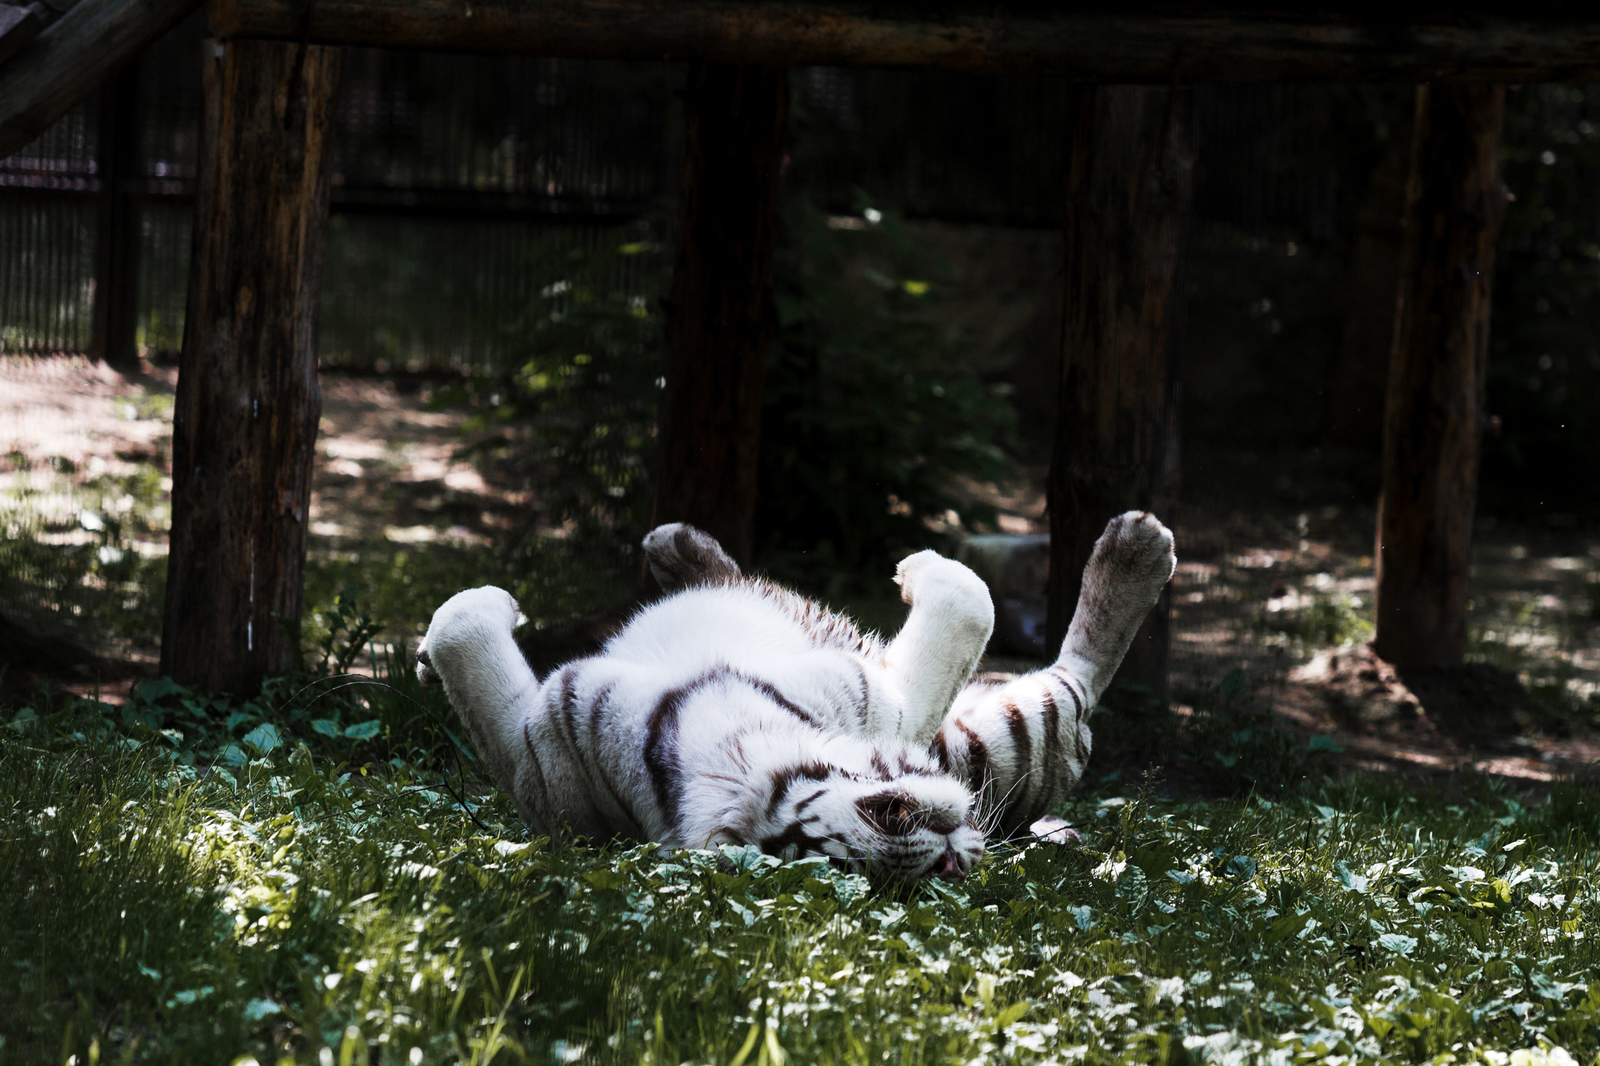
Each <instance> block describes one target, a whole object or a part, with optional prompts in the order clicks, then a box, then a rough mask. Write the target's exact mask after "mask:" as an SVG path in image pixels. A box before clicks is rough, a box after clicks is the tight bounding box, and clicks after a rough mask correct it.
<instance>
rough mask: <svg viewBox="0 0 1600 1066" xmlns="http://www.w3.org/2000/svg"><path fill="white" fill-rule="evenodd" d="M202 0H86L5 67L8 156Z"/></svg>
mask: <svg viewBox="0 0 1600 1066" xmlns="http://www.w3.org/2000/svg"><path fill="white" fill-rule="evenodd" d="M197 2H198V0H81V2H80V3H78V4H77V5H76V6H74V7H73V8H72V9H71V10H70V11H68V12H67V13H66V14H64V15H62V16H61V17H60V18H58V19H57V20H56V21H55V22H53V23H51V24H50V25H49V26H48V27H46V29H45V30H44V32H42V33H40V34H39V35H38V36H37V37H35V38H34V39H33V40H32V41H30V42H29V43H28V44H27V45H25V46H24V47H23V48H22V50H21V51H20V52H18V53H17V54H16V55H15V56H13V57H12V58H11V59H10V61H8V62H6V63H4V64H3V65H0V159H3V158H5V157H6V156H8V155H10V154H11V153H13V152H15V151H16V150H17V149H19V148H22V147H23V146H25V145H26V144H28V142H30V141H32V140H33V139H34V138H35V137H37V136H39V134H41V133H43V132H44V131H45V129H46V127H48V126H49V125H50V124H51V123H52V122H54V121H55V120H56V119H58V118H60V117H61V116H62V115H64V114H66V113H67V111H68V110H70V109H71V108H72V106H73V105H74V104H76V103H77V102H78V101H79V100H82V99H83V98H84V97H86V96H88V95H89V94H90V93H92V92H94V91H95V90H96V89H98V88H99V87H100V85H101V84H102V83H103V82H104V81H105V80H106V79H107V78H109V77H110V76H111V75H112V74H113V73H115V72H116V71H117V70H119V69H120V68H121V67H122V65H123V64H124V63H126V62H127V61H128V60H130V59H132V58H133V57H134V56H136V55H138V54H139V53H140V52H142V51H143V50H144V49H145V48H146V47H147V46H148V45H150V44H151V43H152V42H154V41H155V39H156V38H158V37H160V36H161V35H162V34H164V33H166V32H167V31H168V30H170V29H171V28H172V27H173V26H175V25H177V24H178V21H179V20H180V19H182V18H183V16H185V15H187V14H188V13H189V12H190V11H192V10H194V8H195V6H196V4H197Z"/></svg>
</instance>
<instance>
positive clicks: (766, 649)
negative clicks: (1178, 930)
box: [418, 512, 1175, 880]
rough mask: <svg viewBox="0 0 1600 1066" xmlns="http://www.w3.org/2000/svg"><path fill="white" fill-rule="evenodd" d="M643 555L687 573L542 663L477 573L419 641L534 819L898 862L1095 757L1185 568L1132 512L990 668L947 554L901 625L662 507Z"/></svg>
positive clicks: (1076, 771)
mask: <svg viewBox="0 0 1600 1066" xmlns="http://www.w3.org/2000/svg"><path fill="white" fill-rule="evenodd" d="M645 551H646V556H647V558H648V559H649V560H650V563H651V567H652V570H653V571H654V572H655V574H656V576H657V578H658V580H659V581H660V582H661V584H662V585H663V587H664V588H665V589H667V590H668V591H669V592H671V595H668V596H666V597H664V598H663V599H661V600H659V601H657V602H656V603H654V604H651V605H650V606H648V607H646V608H644V609H643V610H642V611H640V612H639V614H638V615H636V616H635V617H634V618H633V619H632V620H631V621H630V622H629V623H628V625H627V626H626V627H624V628H623V630H622V631H621V632H619V633H618V634H617V635H616V636H615V637H613V638H612V639H611V640H610V641H609V642H608V643H607V644H606V646H605V648H604V649H603V650H602V651H601V652H600V653H599V654H598V655H596V656H593V657H591V658H588V659H582V660H578V661H576V662H573V663H568V664H567V665H565V666H563V667H560V668H559V669H557V670H555V671H553V672H552V673H551V674H550V675H549V676H548V677H546V678H544V679H543V680H542V681H541V680H540V679H538V678H537V677H535V676H534V674H533V672H532V670H530V669H529V668H528V666H527V664H526V662H525V661H524V660H523V658H522V656H521V655H520V654H519V653H518V651H517V648H516V645H515V643H514V641H513V640H512V629H513V627H514V625H515V621H516V617H517V607H516V603H515V602H514V601H513V600H512V598H511V596H510V595H509V594H508V593H506V592H503V591H502V590H500V589H496V588H492V587H485V588H480V589H473V590H471V591H468V592H463V593H460V594H458V595H457V596H455V597H453V598H452V599H451V600H449V601H448V602H446V603H445V604H444V605H443V606H442V607H440V608H439V610H438V611H437V612H436V613H435V615H434V617H433V621H432V623H431V624H430V626H429V629H428V634H427V636H426V638H424V640H423V643H422V645H421V648H420V649H419V652H418V673H419V676H420V677H422V679H423V680H424V681H434V680H438V681H442V682H443V684H444V686H445V690H446V693H447V695H448V696H449V698H450V702H451V704H452V706H454V708H455V710H456V712H457V714H458V715H460V717H461V719H462V720H463V722H464V723H465V725H466V728H467V731H468V733H469V735H470V736H471V738H472V741H473V743H474V745H475V746H476V747H477V749H478V751H479V752H480V754H482V755H483V757H484V760H485V762H486V763H487V765H488V767H489V770H490V772H491V773H492V774H493V775H494V777H495V779H496V780H497V781H499V782H500V783H501V785H502V786H504V787H505V788H506V789H507V791H508V792H510V794H511V796H512V797H513V799H514V800H515V802H516V804H517V808H518V810H519V812H520V813H521V814H522V816H523V818H525V819H526V820H527V821H528V823H529V824H530V825H532V826H533V827H535V828H536V829H537V830H539V831H541V832H551V833H554V832H559V831H562V830H564V829H566V830H571V831H575V832H577V833H580V834H584V835H589V836H596V837H601V838H609V837H613V836H620V837H624V838H628V839H633V840H639V841H651V840H654V841H661V842H663V843H667V844H673V845H679V846H686V847H707V846H710V845H713V844H718V843H730V844H755V845H758V846H759V847H761V848H762V849H763V850H765V851H767V852H769V853H771V854H775V855H780V856H785V857H798V856H802V855H824V856H827V857H828V858H830V859H832V860H834V861H835V862H837V863H840V864H842V865H845V866H847V867H850V868H859V869H867V870H871V871H874V872H876V873H879V874H882V875H887V876H891V877H897V878H902V879H907V880H911V879H916V878H919V877H924V876H930V875H931V876H941V877H959V876H962V875H963V874H965V873H966V872H967V871H968V870H969V869H971V867H972V865H973V864H974V863H976V862H977V860H978V859H979V858H980V857H981V856H982V853H983V841H984V833H983V829H984V828H988V827H992V826H998V827H999V828H1001V829H1003V830H1005V831H1006V832H1012V831H1015V830H1017V829H1019V828H1022V827H1024V826H1026V825H1028V824H1029V823H1030V822H1032V821H1033V820H1034V819H1035V818H1037V817H1039V816H1040V815H1041V814H1043V813H1045V812H1047V811H1048V810H1049V809H1050V808H1051V807H1053V806H1054V805H1055V804H1056V803H1057V802H1059V801H1060V800H1061V799H1062V798H1063V797H1064V796H1065V795H1066V793H1067V792H1068V790H1070V789H1071V788H1072V786H1073V785H1074V784H1076V782H1077V780H1078V778H1079V777H1080V776H1081V775H1082V773H1083V769H1084V765H1085V763H1086V762H1087V760H1088V757H1089V745H1090V737H1089V726H1088V711H1089V709H1090V708H1092V707H1093V706H1094V704H1095V701H1096V700H1097V699H1098V698H1099V696H1100V693H1101V691H1102V690H1103V689H1104V687H1105V685H1106V684H1107V683H1108V682H1109V680H1110V678H1111V675H1112V673H1114V672H1115V670H1116V667H1117V665H1118V664H1119V663H1120V662H1121V660H1122V657H1123V655H1124V654H1125V653H1126V651H1127V648H1128V645H1129V643H1130V642H1131V641H1132V639H1133V635H1134V632H1135V631H1136V630H1137V628H1138V626H1139V623H1140V622H1141V620H1142V619H1143V618H1144V615H1145V614H1146V613H1147V612H1148V611H1149V609H1150V606H1151V605H1152V604H1153V603H1154V602H1155V599H1156V596H1157V595H1158V594H1159V592H1160V590H1161V587H1162V586H1163V585H1164V584H1165V583H1166V582H1167V580H1168V579H1169V578H1170V577H1171V576H1172V572H1173V569H1174V566H1175V560H1174V558H1173V554H1172V535H1171V534H1170V533H1169V532H1168V531H1167V530H1166V529H1165V528H1164V527H1163V526H1162V525H1161V524H1160V523H1159V522H1157V521H1156V520H1155V519H1154V518H1153V517H1152V516H1150V515H1147V514H1143V513H1138V512H1129V513H1128V514H1125V515H1122V516H1120V517H1118V518H1115V519H1113V520H1112V521H1111V523H1110V524H1109V525H1108V526H1107V527H1106V532H1105V534H1104V535H1103V536H1102V537H1101V538H1100V540H1099V542H1097V544H1096V545H1095V551H1094V554H1093V557H1092V558H1091V559H1090V562H1089V565H1088V567H1087V568H1086V570H1085V572H1084V584H1083V589H1084V591H1083V595H1082V599H1081V601H1080V603H1079V605H1078V609H1077V612H1076V614H1075V615H1074V618H1073V622H1072V627H1071V630H1070V631H1069V632H1068V635H1067V638H1066V640H1065V641H1064V642H1063V644H1062V648H1061V654H1060V657H1059V658H1058V659H1057V660H1056V662H1055V663H1054V664H1052V665H1051V666H1049V667H1047V668H1046V669H1044V670H1040V671H1037V672H1035V673H1031V674H1027V675H1024V676H1022V677H1020V678H1016V679H1014V680H1009V681H1002V680H998V679H990V678H985V677H981V676H980V677H977V678H973V676H972V671H973V669H974V667H975V665H976V663H977V661H978V658H979V656H980V655H981V654H982V652H983V648H984V645H985V644H986V643H987V641H988V638H989V634H990V631H991V630H992V628H993V625H994V609H993V605H992V603H991V601H990V599H989V594H988V589H987V588H986V587H985V586H984V584H983V582H982V581H981V580H979V579H978V578H977V576H976V575H974V574H973V573H972V572H971V571H970V570H968V569H967V568H966V567H964V566H962V565H961V564H959V563H955V562H953V561H951V560H949V559H944V558H942V557H940V556H939V555H937V554H935V553H933V552H920V553H918V554H916V555H913V556H911V557H910V558H908V559H906V560H905V561H904V562H902V563H901V564H900V567H899V569H898V570H897V572H896V575H895V580H896V581H897V582H898V583H899V584H900V586H901V591H902V596H903V598H904V599H905V600H906V602H907V603H909V604H910V606H911V610H910V613H909V615H908V617H907V619H906V623H905V625H904V627H902V629H901V631H900V633H899V634H897V635H896V637H895V638H894V640H893V641H891V642H888V643H885V642H884V641H882V640H881V639H879V638H878V637H877V636H875V635H873V634H868V633H862V632H861V631H860V630H858V629H857V628H856V626H855V625H854V624H853V623H851V622H850V621H849V620H848V619H847V618H844V617H842V616H840V615H836V614H833V613H831V612H829V611H827V610H826V609H824V608H822V607H821V606H819V605H818V604H816V603H814V602H812V601H810V600H807V599H805V598H804V597H801V596H799V595H797V594H795V593H793V592H791V591H789V590H787V589H783V588H781V587H779V586H776V585H774V584H772V583H771V582H768V581H765V580H762V579H759V578H750V577H746V576H744V575H743V574H741V573H740V571H739V568H738V567H737V565H735V564H734V563H733V561H732V560H731V559H729V558H728V557H727V555H726V554H725V553H724V552H722V550H721V548H720V546H718V545H717V544H716V542H715V541H714V540H712V539H711V538H710V537H707V536H706V535H705V534H703V533H700V532H699V531H698V530H695V529H693V528H691V527H688V526H681V525H672V526H663V527H661V528H659V529H657V530H655V531H654V532H652V533H651V534H650V536H649V537H647V538H646V540H645Z"/></svg>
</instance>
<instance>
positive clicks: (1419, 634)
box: [1373, 85, 1507, 668]
mask: <svg viewBox="0 0 1600 1066" xmlns="http://www.w3.org/2000/svg"><path fill="white" fill-rule="evenodd" d="M1504 104H1505V89H1504V88H1503V87H1501V86H1494V85H1457V86H1438V85H1434V86H1427V85H1424V86H1420V87H1419V88H1418V90H1417V117H1416V132H1415V134H1414V147H1413V155H1412V167H1411V181H1410V186H1409V189H1408V192H1407V211H1406V255H1405V265H1404V267H1403V271H1404V273H1403V275H1402V281H1401V290H1400V301H1399V308H1400V310H1399V322H1398V324H1397V326H1396V328H1395V345H1394V351H1393V353H1392V354H1391V356H1390V361H1389V391H1388V398H1387V403H1386V405H1385V410H1384V449H1383V492H1382V495H1381V496H1380V497H1379V500H1378V536H1377V548H1376V551H1375V555H1376V557H1377V561H1378V590H1377V604H1376V610H1377V633H1376V635H1375V637H1374V639H1373V649H1374V650H1375V651H1376V652H1377V653H1378V654H1379V655H1380V656H1381V657H1383V658H1384V659H1386V660H1388V661H1389V662H1392V663H1394V664H1396V665H1397V666H1411V667H1444V668H1449V667H1456V666H1460V665H1461V662H1462V655H1463V653H1464V651H1465V650H1466V639H1467V592H1468V577H1469V567H1470V565H1471V552H1472V513H1473V508H1474V507H1475V506H1476V503H1477V492H1478V454H1479V446H1480V442H1481V440H1482V436H1483V393H1484V377H1485V373H1486V371H1487V368H1488V362H1489V295H1490V287H1491V283H1492V279H1493V276H1494V248H1495V240H1496V238H1497V237H1498V236H1499V232H1500V220H1501V218H1502V217H1503V216H1504V214H1505V207H1506V199H1507V197H1506V189H1505V186H1504V185H1503V184H1501V181H1500V175H1499V171H1498V167H1497V153H1498V151H1499V145H1500V123H1501V115H1502V113H1503V111H1504Z"/></svg>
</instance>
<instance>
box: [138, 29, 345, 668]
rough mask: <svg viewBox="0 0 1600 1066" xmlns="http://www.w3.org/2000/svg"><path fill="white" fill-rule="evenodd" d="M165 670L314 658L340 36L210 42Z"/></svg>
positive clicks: (176, 446) (175, 472) (177, 433)
mask: <svg viewBox="0 0 1600 1066" xmlns="http://www.w3.org/2000/svg"><path fill="white" fill-rule="evenodd" d="M204 48H205V52H204V56H205V58H204V79H203V85H204V102H203V106H202V114H201V130H202V132H201V163H200V179H199V188H198V190H197V192H196V196H195V225H194V252H193V257H192V259H191V263H190V268H189V300H188V310H187V315H186V318H185V323H184V332H183V354H182V356H181V361H180V363H179V377H178V395H177V406H176V410H175V411H174V420H173V440H172V482H173V486H172V553H171V556H170V558H169V561H168V564H167V601H166V622H165V627H164V628H163V630H162V640H161V670H162V672H163V673H165V674H168V675H170V676H171V677H173V678H174V679H175V680H177V681H179V682H182V683H184V684H188V685H193V686H196V687H198V688H202V689H208V690H222V691H229V692H235V693H241V694H250V693H253V692H254V691H255V690H256V687H257V686H258V685H259V684H260V681H261V678H262V677H263V676H265V675H266V674H269V673H272V672H275V671H280V670H285V669H288V668H290V667H292V666H294V665H295V664H296V662H297V661H298V656H299V648H298V643H299V633H298V626H299V620H300V607H301V597H302V595H303V592H304V588H303V584H304V576H305V551H306V521H307V517H306V512H307V507H308V506H309V502H310V493H311V461H312V454H313V448H314V445H315V443H316V437H317V422H318V419H319V417H320V414H321V409H322V397H321V393H320V392H319V390H318V387H317V353H316V339H317V300H318V296H319V295H320V289H321V285H322V252H323V237H324V230H325V222H326V219H327V214H328V185H329V165H330V163H331V160H332V151H331V149H332V134H333V104H334V93H335V91H336V89H337V85H338V79H339V63H340V58H341V55H340V50H339V49H336V48H324V47H319V46H315V45H313V46H310V47H307V46H303V45H292V44H280V43H274V42H264V41H227V42H219V41H215V40H208V41H206V42H205V46H204Z"/></svg>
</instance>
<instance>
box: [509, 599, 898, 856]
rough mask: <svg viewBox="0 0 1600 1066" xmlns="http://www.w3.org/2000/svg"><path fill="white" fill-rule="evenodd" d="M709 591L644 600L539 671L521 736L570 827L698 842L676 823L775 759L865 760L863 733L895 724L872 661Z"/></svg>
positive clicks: (891, 701) (736, 796)
mask: <svg viewBox="0 0 1600 1066" xmlns="http://www.w3.org/2000/svg"><path fill="white" fill-rule="evenodd" d="M716 595H717V596H718V597H719V598H720V599H722V600H723V601H724V602H719V603H704V602H701V603H696V602H695V600H696V598H697V597H693V596H679V597H676V598H675V600H674V601H668V602H669V603H670V604H672V605H673V606H674V607H676V608H677V609H676V610H663V611H659V612H646V613H645V614H644V615H641V616H640V618H638V619H636V620H635V622H634V623H633V624H631V625H630V626H629V627H628V629H627V630H625V631H624V632H623V633H622V634H621V635H619V637H618V638H616V639H614V640H613V641H612V643H611V644H610V645H608V647H607V648H606V650H605V652H604V653H603V654H602V655H600V656H598V657H596V658H593V659H589V660H584V661H581V662H578V663H573V664H570V665H569V666H567V667H564V668H562V669H561V670H560V671H557V673H556V674H554V675H552V676H551V677H550V678H549V679H548V680H547V681H546V682H545V684H544V685H543V687H542V690H541V699H540V701H539V703H538V708H537V711H536V713H535V714H534V715H533V716H531V718H530V720H529V725H528V732H529V742H530V748H531V749H534V750H537V751H538V753H539V756H540V761H541V763H542V764H543V766H542V773H543V775H544V778H545V780H546V781H547V782H548V787H549V789H550V791H551V793H552V795H551V798H552V799H554V800H556V801H557V806H558V807H559V808H561V809H563V810H564V811H565V814H566V817H567V818H568V819H569V820H570V821H571V822H572V827H573V828H575V829H578V830H579V831H580V832H586V833H588V834H590V835H623V836H627V837H632V838H635V839H640V840H666V841H676V842H680V843H691V844H697V845H703V842H699V841H690V840H687V839H683V838H684V837H685V834H686V832H688V830H687V829H686V827H688V826H700V825H705V824H710V823H712V822H715V821H716V818H717V808H718V806H719V805H723V806H728V807H733V806H737V805H739V804H740V803H747V802H748V801H749V799H750V795H751V792H752V790H760V789H762V788H770V787H771V775H772V774H773V773H775V772H777V770H776V769H775V768H781V767H787V766H793V765H804V764H806V763H808V762H827V763H829V764H830V765H833V764H838V763H840V762H841V760H842V761H843V762H845V763H851V762H855V761H862V762H863V763H864V765H863V767H862V769H863V771H864V772H870V767H869V766H868V765H865V764H866V762H867V761H868V760H869V758H870V756H869V755H868V754H866V751H865V749H864V747H863V745H862V741H863V740H864V739H865V738H868V737H871V736H874V735H891V734H892V732H893V729H894V727H895V725H896V724H897V723H898V719H899V716H900V714H901V702H902V701H901V699H900V694H899V693H898V692H897V691H896V690H895V688H894V686H893V685H892V684H891V683H890V681H889V679H888V677H887V672H886V671H885V670H884V669H883V667H882V665H881V662H875V661H874V660H873V659H872V658H871V657H869V656H867V655H863V654H861V653H860V652H858V651H855V650H853V649H846V648H840V647H830V646H826V645H823V646H818V642H817V641H815V640H814V639H812V637H811V635H810V634H808V633H807V632H806V631H805V629H804V627H803V626H801V625H799V624H797V623H796V622H795V621H794V620H793V619H791V618H786V617H784V616H783V614H782V612H781V610H778V609H775V608H773V607H772V605H770V604H766V603H763V602H755V603H751V602H750V598H748V597H737V596H733V595H732V594H730V593H728V592H727V591H726V590H719V591H718V592H717V593H716ZM706 598H709V596H708V597H706ZM679 601H688V602H687V603H684V602H679ZM726 601H731V602H726ZM713 607H714V608H716V609H715V610H712V609H711V608H713Z"/></svg>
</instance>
